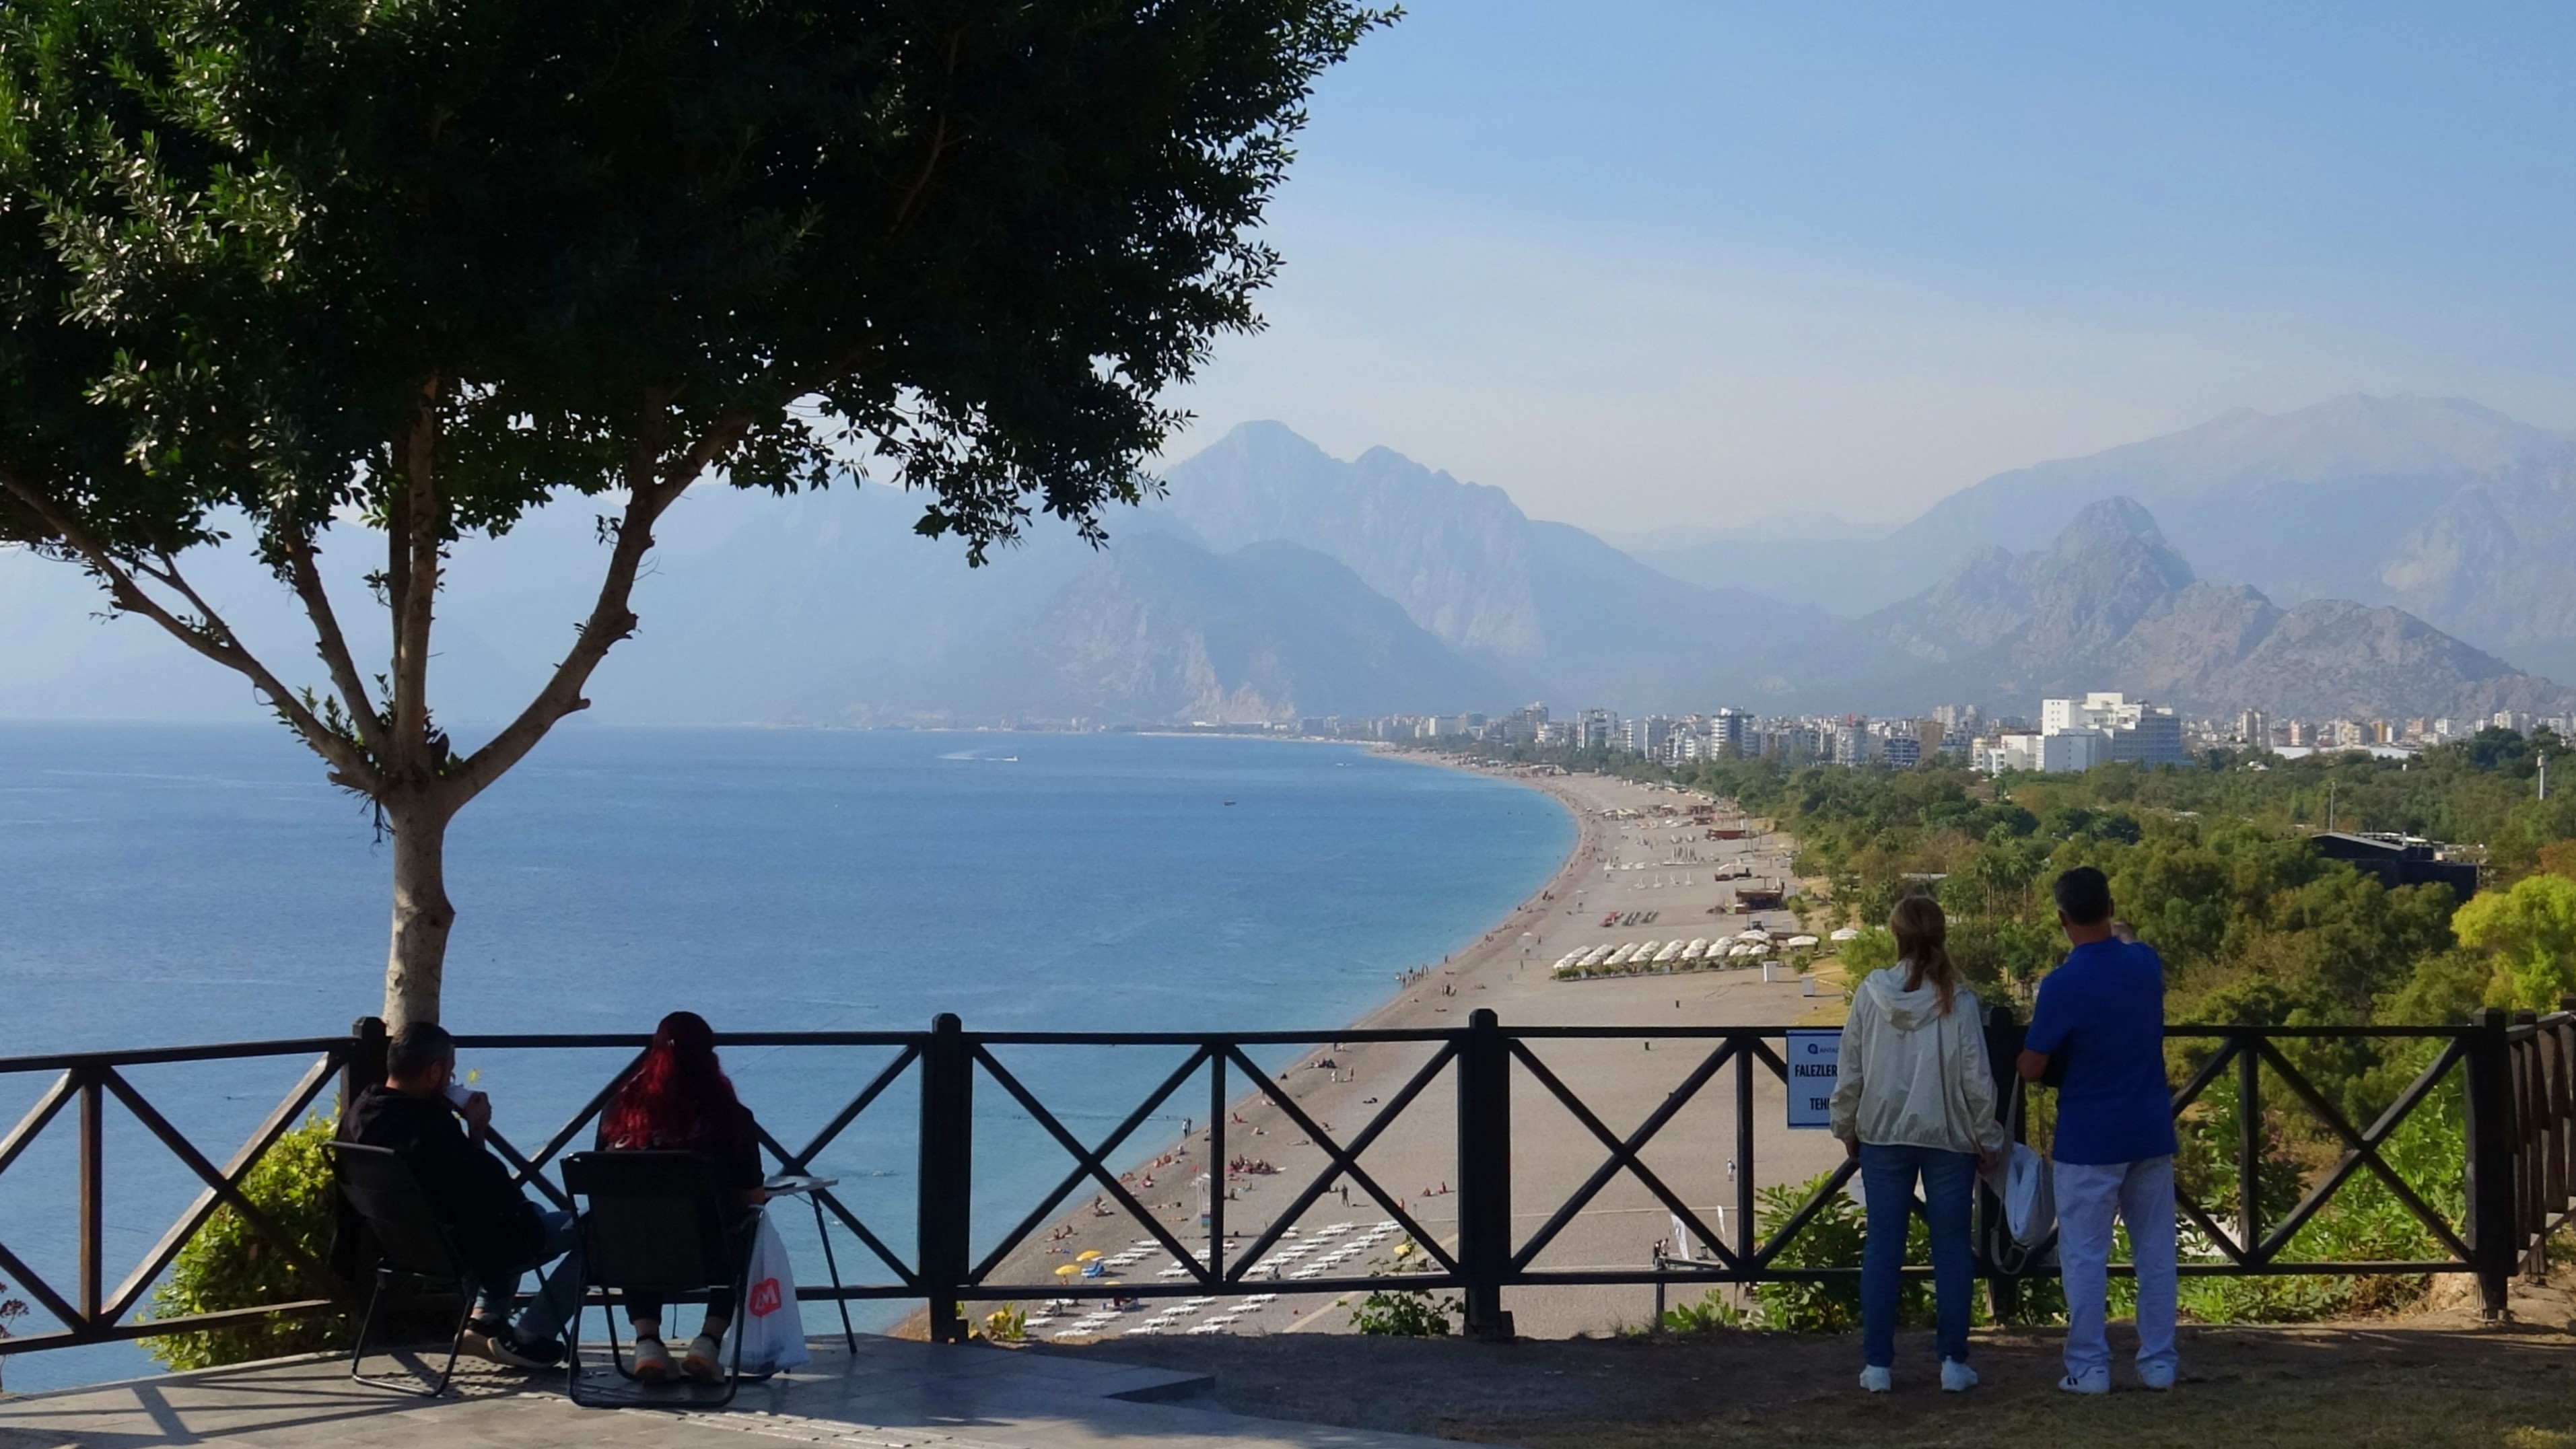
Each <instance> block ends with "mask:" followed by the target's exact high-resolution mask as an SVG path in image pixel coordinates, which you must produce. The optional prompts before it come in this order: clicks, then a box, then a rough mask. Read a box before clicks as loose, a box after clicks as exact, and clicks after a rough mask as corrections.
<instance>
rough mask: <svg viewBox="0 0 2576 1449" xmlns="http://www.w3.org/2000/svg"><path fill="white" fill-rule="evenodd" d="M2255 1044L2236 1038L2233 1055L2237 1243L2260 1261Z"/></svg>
mask: <svg viewBox="0 0 2576 1449" xmlns="http://www.w3.org/2000/svg"><path fill="white" fill-rule="evenodd" d="M2260 1069H2261V1063H2260V1062H2259V1061H2258V1060H2257V1059H2256V1057H2255V1053H2254V1043H2253V1042H2251V1041H2247V1040H2244V1039H2242V1038H2239V1040H2238V1045H2237V1051H2236V1241H2237V1245H2238V1246H2240V1247H2242V1248H2243V1249H2244V1250H2245V1256H2246V1257H2247V1258H2249V1259H2252V1260H2254V1261H2257V1262H2260V1261H2262V1251H2263V1142H2264V1132H2263V1083H2262V1077H2261V1070H2260Z"/></svg>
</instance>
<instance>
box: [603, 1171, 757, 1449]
mask: <svg viewBox="0 0 2576 1449" xmlns="http://www.w3.org/2000/svg"><path fill="white" fill-rule="evenodd" d="M563 1180H564V1187H565V1189H566V1190H567V1191H569V1192H570V1193H572V1195H573V1196H575V1197H577V1198H585V1199H588V1204H589V1205H588V1207H587V1209H586V1210H584V1211H583V1212H582V1214H581V1216H580V1218H579V1222H580V1233H581V1255H582V1277H583V1279H584V1281H585V1282H586V1283H587V1285H588V1286H589V1287H590V1288H595V1289H599V1290H601V1291H602V1293H603V1295H604V1296H603V1297H602V1300H601V1311H602V1313H603V1314H605V1315H606V1317H607V1319H608V1355H609V1361H610V1363H612V1364H613V1365H614V1366H615V1367H616V1369H617V1373H618V1376H619V1377H621V1378H624V1379H626V1380H628V1381H629V1382H632V1381H633V1380H634V1378H635V1371H634V1370H633V1369H630V1368H628V1367H627V1366H626V1357H625V1352H624V1350H623V1349H622V1348H620V1347H619V1345H618V1341H617V1314H616V1311H615V1307H614V1305H613V1304H612V1303H611V1302H610V1301H609V1298H608V1297H607V1296H605V1295H613V1294H617V1293H645V1294H650V1295H651V1296H653V1297H655V1298H659V1299H661V1300H662V1301H664V1302H666V1303H704V1302H707V1301H708V1300H709V1299H710V1298H712V1297H713V1296H714V1295H715V1293H716V1292H718V1291H719V1290H722V1289H731V1290H732V1291H733V1301H734V1312H735V1315H736V1326H735V1332H734V1335H733V1362H732V1364H731V1365H730V1366H729V1367H728V1368H727V1369H726V1372H725V1390H724V1397H722V1398H720V1399H714V1400H708V1399H703V1398H698V1397H695V1396H692V1397H688V1398H683V1399H674V1400H661V1401H655V1400H641V1401H639V1400H634V1399H628V1398H617V1399H584V1398H583V1397H582V1396H581V1320H582V1315H583V1314H585V1313H587V1312H588V1311H589V1295H588V1293H584V1295H583V1298H582V1304H581V1306H580V1307H579V1308H576V1309H575V1310H574V1313H573V1321H572V1328H571V1331H570V1332H569V1333H567V1334H566V1335H565V1345H566V1347H565V1355H564V1360H565V1380H564V1392H565V1394H566V1396H567V1397H569V1398H571V1400H572V1401H573V1402H574V1403H576V1404H580V1405H582V1406H583V1407H584V1408H605V1407H617V1408H637V1407H660V1408H674V1409H695V1408H706V1407H710V1406H713V1407H721V1406H723V1405H725V1404H730V1403H732V1402H733V1396H734V1394H735V1393H736V1391H738V1390H739V1389H740V1388H741V1386H742V1341H743V1338H744V1337H745V1334H744V1333H743V1332H742V1325H741V1323H740V1316H741V1315H742V1314H743V1313H745V1312H747V1311H748V1310H749V1304H748V1303H747V1302H746V1301H745V1299H746V1295H745V1289H746V1288H747V1287H748V1285H747V1284H746V1283H745V1282H744V1281H743V1279H744V1276H745V1274H746V1273H747V1271H748V1270H749V1268H750V1266H751V1252H750V1245H749V1242H748V1241H747V1235H746V1234H745V1233H744V1231H743V1227H744V1222H745V1218H744V1212H743V1209H742V1206H741V1204H740V1202H739V1201H738V1197H739V1194H737V1193H735V1192H733V1191H731V1190H730V1189H728V1188H727V1187H726V1186H725V1181H724V1175H723V1173H722V1172H720V1171H719V1170H718V1169H717V1167H716V1164H715V1163H714V1162H712V1161H710V1160H709V1159H707V1158H704V1157H701V1156H699V1155H698V1154H696V1153H694V1152H579V1153H575V1154H573V1155H572V1156H570V1157H567V1158H565V1159H564V1165H563Z"/></svg>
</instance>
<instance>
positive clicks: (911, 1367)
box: [0, 1337, 1455, 1449]
mask: <svg viewBox="0 0 2576 1449" xmlns="http://www.w3.org/2000/svg"><path fill="white" fill-rule="evenodd" d="M369 1368H370V1370H371V1371H379V1370H378V1367H377V1365H376V1364H375V1363H370V1365H369ZM595 1382H597V1383H598V1386H599V1389H600V1391H602V1392H608V1391H610V1390H611V1389H613V1388H622V1387H623V1386H622V1385H620V1384H619V1381H618V1380H617V1379H616V1378H615V1376H614V1375H613V1374H610V1373H609V1372H608V1371H607V1370H606V1369H605V1368H602V1369H600V1370H599V1371H598V1375H597V1379H596V1380H595ZM1211 1387H1212V1380H1210V1379H1209V1378H1207V1377H1206V1376H1205V1375H1199V1374H1191V1373H1182V1372H1173V1371H1169V1370H1164V1369H1150V1368H1133V1367H1128V1366H1125V1365H1121V1364H1115V1363H1095V1362H1089V1361H1081V1360H1073V1359H1068V1358H1064V1357H1058V1356H1052V1355H1046V1354H1039V1353H1026V1352H1015V1351H1012V1350H1008V1349H997V1348H990V1347H985V1346H981V1345H970V1346H965V1347H940V1346H936V1345H932V1344H926V1343H911V1342H905V1341H901V1340H897V1339H890V1338H877V1337H862V1338H861V1339H860V1340H859V1348H858V1352H857V1353H856V1354H855V1355H852V1354H850V1353H849V1352H847V1351H846V1350H845V1349H843V1347H842V1346H841V1343H840V1341H839V1339H838V1338H837V1337H835V1338H832V1339H829V1340H826V1339H821V1338H818V1339H816V1340H815V1341H814V1362H813V1363H812V1364H810V1365H808V1366H807V1367H805V1368H803V1369H799V1370H797V1371H796V1372H795V1373H793V1374H783V1375H780V1376H779V1377H778V1378H776V1379H773V1380H771V1381H770V1382H768V1383H766V1384H750V1385H745V1386H744V1388H743V1391H742V1393H741V1395H740V1396H739V1397H738V1398H736V1399H735V1400H734V1402H733V1404H732V1406H731V1407H729V1408H726V1409H722V1410H705V1411H697V1410H691V1411H685V1412H676V1413H675V1412H672V1411H669V1410H658V1409H646V1408H628V1409H604V1410H603V1409H582V1408H578V1407H575V1406H574V1405H573V1404H572V1403H570V1402H569V1401H567V1400H566V1399H565V1398H564V1394H563V1378H562V1375H561V1374H559V1373H558V1374H552V1375H547V1374H538V1375H522V1374H515V1373H507V1372H504V1371H501V1370H498V1369H495V1368H492V1367H491V1366H489V1365H459V1369H458V1373H457V1378H456V1382H455V1383H454V1385H452V1386H451V1387H450V1389H449V1391H448V1394H447V1396H446V1397H444V1398H441V1399H436V1400H429V1399H415V1398H404V1397H400V1396H397V1395H393V1394H389V1393H386V1392H384V1391H382V1390H379V1389H371V1388H368V1387H366V1386H364V1385H361V1384H353V1383H351V1382H349V1379H348V1371H347V1366H346V1363H345V1361H343V1360H338V1359H330V1360H316V1359H309V1358H308V1359H286V1360H280V1361H277V1362H274V1363H269V1364H260V1365H245V1366H242V1367H239V1368H230V1369H212V1370H207V1371H204V1372H201V1373H193V1374H174V1375H170V1376H168V1377H164V1378H152V1379H136V1380H134V1381H132V1382H129V1383H123V1384H112V1385H106V1386H103V1387H99V1388H89V1389H67V1390H63V1391H61V1392H58V1393H52V1394H33V1395H27V1396H24V1397H19V1398H6V1399H0V1449H67V1446H100V1449H143V1446H149V1445H182V1444H221V1445H242V1446H256V1449H325V1446H330V1449H338V1446H367V1449H377V1446H388V1449H408V1446H413V1445H420V1446H437V1449H486V1446H488V1449H581V1446H590V1445H600V1446H610V1445H613V1446H617V1449H630V1446H631V1449H760V1445H761V1444H762V1443H763V1442H774V1441H778V1440H786V1441H789V1442H793V1443H801V1444H819V1445H847V1446H856V1449H1041V1446H1044V1449H1093V1446H1104V1445H1152V1446H1154V1449H1215V1446H1219V1445H1225V1446H1233V1449H1431V1446H1432V1445H1434V1444H1435V1443H1441V1444H1442V1445H1443V1449H1455V1446H1454V1445H1451V1444H1447V1443H1446V1442H1445V1441H1434V1440H1430V1439H1421V1438H1415V1437H1413V1436H1411V1435H1404V1434H1383V1433H1372V1432H1369V1431H1366V1430H1357V1429H1340V1428H1333V1427H1329V1426H1325V1425H1318V1424H1299V1423H1288V1422H1284V1421H1280V1420H1273V1419H1255V1418H1250V1417H1247V1416H1244V1415H1240V1414H1232V1413H1227V1412H1225V1411H1223V1410H1221V1409H1215V1408H1210V1407H1204V1406H1203V1404H1204V1403H1205V1402H1206V1400H1205V1397H1204V1396H1205V1392H1206V1391H1207V1390H1208V1389H1209V1388H1211ZM655 1392H656V1393H658V1394H660V1395H665V1396H669V1397H671V1398H673V1399H675V1400H676V1399H677V1398H679V1397H682V1396H684V1395H685V1394H686V1393H687V1392H689V1391H687V1390H678V1389H670V1390H658V1391H655Z"/></svg>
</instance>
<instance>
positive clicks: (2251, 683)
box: [1862, 498, 2576, 718]
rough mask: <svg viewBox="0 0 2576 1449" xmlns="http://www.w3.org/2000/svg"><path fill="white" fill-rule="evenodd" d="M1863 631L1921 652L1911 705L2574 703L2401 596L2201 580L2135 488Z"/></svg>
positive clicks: (2317, 709)
mask: <svg viewBox="0 0 2576 1449" xmlns="http://www.w3.org/2000/svg"><path fill="white" fill-rule="evenodd" d="M1862 623H1863V626H1864V627H1865V628H1867V629H1868V630H1870V631H1871V632H1872V633H1874V634H1876V635H1878V636H1879V637H1881V638H1883V639H1885V640H1886V641H1888V642H1889V643H1890V644H1893V645H1895V646H1896V647H1898V648H1900V649H1902V650H1904V651H1905V652H1906V653H1907V654H1908V655H1909V656H1910V657H1911V658H1913V659H1914V660H1916V661H1918V667H1917V668H1915V669H1914V670H1912V671H1910V672H1909V673H1907V674H1905V675H1903V676H1900V677H1898V678H1896V679H1893V680H1890V681H1888V682H1887V683H1886V684H1884V685H1881V686H1879V687H1878V688H1876V689H1875V690H1873V691H1872V692H1873V693H1875V694H1878V695H1881V696H1885V697H1890V698H1892V699H1894V700H1900V701H1902V700H1912V701H1920V700H1923V699H1931V698H1943V699H1948V698H1955V699H1959V700H1962V701H1974V702H1979V703H1986V704H1990V705H1993V706H1996V707H2003V708H2021V709H2026V708H2028V705H2029V701H2031V700H2032V699H2034V698H2038V697H2041V696H2045V695H2054V694H2068V693H2074V692H2078V691H2082V690H2087V689H2123V690H2127V691H2130V692H2132V693H2137V694H2143V695H2146V696H2148V697H2150V698H2153V699H2155V700H2156V701H2157V702H2159V703H2164V704H2172V705H2176V706H2179V707H2181V708H2182V709H2183V710H2184V711H2185V712H2187V713H2194V714H2218V715H2223V714H2227V713H2231V712H2233V711H2235V710H2238V709H2243V708H2248V707H2253V708H2262V709H2267V710H2271V711H2274V712H2277V713H2280V714H2284V715H2309V716H2392V717H2399V718H2403V717H2407V716H2413V715H2427V716H2441V715H2452V716H2474V715H2482V714H2486V713H2490V712H2492V711H2494V710H2496V709H2499V708H2505V707H2512V708H2518V709H2534V708H2548V709H2559V708H2565V707H2567V706H2568V705H2569V704H2571V703H2576V693H2571V692H2570V691H2568V690H2565V689H2562V688H2561V687H2559V686H2558V685H2556V684H2553V683H2551V682H2550V681H2548V680H2546V679H2541V678H2537V677H2535V676H2532V675H2528V674H2524V673H2521V672H2519V671H2517V670H2516V669H2514V667H2513V666H2511V665H2509V664H2506V663H2505V662H2504V661H2502V660H2500V659H2497V658H2495V657H2494V656H2492V655H2489V654H2485V653H2483V652H2481V651H2479V650H2477V649H2475V648H2472V647H2470V646H2469V645H2467V644H2464V643H2462V642H2461V641H2459V640H2458V639H2455V638H2452V637H2450V636H2449V635H2447V634H2444V633H2442V632H2441V631H2440V630H2438V629H2436V628H2434V627H2433V626H2432V625H2430V624H2427V623H2426V622H2424V621H2423V620H2422V619H2419V618H2416V617H2415V616H2413V615H2411V614H2408V613H2406V612H2404V611H2402V610H2400V609H2397V608H2394V607H2391V606H2385V605H2382V606H2376V607H2374V606H2370V605H2365V604H2360V603H2356V602H2353V601H2350V600H2341V599H2314V600H2308V601H2306V602H2303V603H2300V604H2298V605H2296V606H2294V607H2292V608H2289V609H2283V608H2281V607H2280V606H2278V605H2277V604H2275V603H2273V602H2272V601H2271V600H2270V599H2269V598H2268V597H2266V596H2265V595H2264V594H2263V593H2262V592H2261V591H2260V590H2258V589H2255V588H2253V587H2251V586H2248V585H2243V584H2236V585H2228V584H2217V583H2207V582H2201V581H2199V580H2197V579H2195V578H2194V576H2193V572H2192V569H2191V567H2190V565H2189V564H2187V563H2186V562H2185V561H2184V560H2183V557H2182V555H2181V553H2180V552H2179V551H2178V550H2176V549H2175V548H2174V546H2173V545H2172V544H2171V543H2170V542H2168V541H2167V539H2166V537H2165V535H2164V534H2163V532H2162V531H2161V530H2160V529H2159V528H2158V527H2157V523H2156V520H2155V518H2154V517H2153V516H2152V515H2150V514H2149V513H2148V512H2147V510H2146V509H2145V508H2144V507H2142V506H2141V505H2140V504H2138V503H2137V502H2136V501H2134V500H2132V499H2127V498H2110V499H2105V500H2103V501H2101V502H2098V503H2095V504H2093V505H2091V506H2090V507H2087V508H2085V509H2084V510H2083V511H2082V512H2080V513H2079V514H2077V515H2076V517H2075V519H2074V521H2073V522H2071V523H2070V524H2068V525H2067V527H2066V528H2065V529H2064V530H2063V531H2061V532H2060V533H2059V535H2058V537H2057V539H2056V540H2055V542H2054V543H2053V544H2052V545H2051V546H2050V547H2049V548H2047V549H2044V550H2036V551H2032V552H2029V553H2023V554H2018V555H2015V554H2010V553H2007V552H2005V551H2004V550H2003V549H2000V548H1983V549H1977V550H1973V551H1971V552H1970V553H1969V554H1968V555H1967V556H1966V557H1965V558H1962V559H1961V560H1959V562H1958V563H1957V564H1956V565H1955V566H1953V567H1952V569H1951V570H1950V572H1949V573H1948V574H1947V575H1945V576H1944V577H1943V578H1941V579H1940V580H1939V581H1938V582H1936V583H1935V584H1934V585H1933V586H1932V587H1931V588H1929V589H1927V590H1925V591H1924V592H1923V593H1921V594H1919V595H1917V596H1916V597H1914V598H1912V599H1908V600H1906V601H1904V602H1902V603H1898V604H1893V605H1890V606H1889V607H1887V608H1885V609H1882V610H1880V611H1878V612H1877V613H1875V614H1872V615H1871V616H1869V617H1868V618H1867V619H1865V620H1863V621H1862ZM1890 707H1905V706H1904V705H1902V704H1896V705H1891V706H1890Z"/></svg>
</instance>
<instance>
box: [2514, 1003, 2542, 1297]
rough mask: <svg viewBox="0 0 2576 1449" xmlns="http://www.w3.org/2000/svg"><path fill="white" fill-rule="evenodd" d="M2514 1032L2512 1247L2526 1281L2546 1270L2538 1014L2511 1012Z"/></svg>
mask: <svg viewBox="0 0 2576 1449" xmlns="http://www.w3.org/2000/svg"><path fill="white" fill-rule="evenodd" d="M2513 1026H2514V1033H2515V1035H2516V1036H2517V1037H2519V1038H2520V1040H2518V1041H2517V1042H2516V1043H2515V1044H2514V1047H2513V1048H2512V1051H2513V1180H2514V1192H2513V1200H2514V1203H2515V1206H2516V1209H2517V1212H2516V1216H2515V1218H2514V1223H2515V1227H2516V1231H2515V1233H2514V1244H2515V1246H2516V1247H2517V1248H2519V1249H2520V1250H2521V1252H2520V1256H2519V1259H2518V1261H2519V1264H2520V1266H2521V1269H2522V1272H2523V1273H2524V1275H2525V1276H2527V1277H2532V1278H2539V1277H2542V1276H2544V1275H2545V1274H2546V1273H2547V1271H2548V1268H2547V1264H2548V1257H2547V1249H2548V1241H2549V1234H2548V1233H2547V1232H2546V1231H2544V1230H2545V1229H2546V1228H2547V1226H2548V1223H2549V1209H2548V1207H2547V1205H2546V1203H2545V1201H2544V1199H2543V1196H2542V1194H2543V1193H2544V1191H2545V1190H2546V1184H2547V1181H2548V1179H2547V1176H2546V1172H2545V1160H2546V1152H2547V1149H2546V1146H2545V1144H2546V1143H2547V1142H2548V1132H2549V1127H2548V1121H2547V1118H2546V1117H2545V1115H2544V1114H2545V1112H2546V1111H2547V1108H2546V1107H2545V1106H2544V1105H2543V1099H2542V1097H2541V1091H2542V1076H2541V1067H2542V1058H2541V1043H2540V1013H2539V1012H2536V1011H2517V1012H2515V1013H2514V1014H2513Z"/></svg>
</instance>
